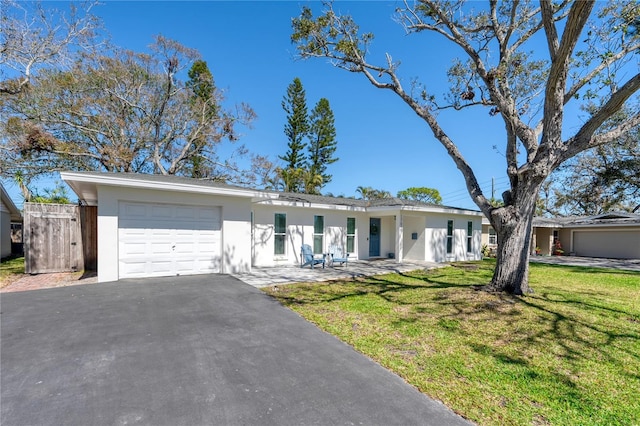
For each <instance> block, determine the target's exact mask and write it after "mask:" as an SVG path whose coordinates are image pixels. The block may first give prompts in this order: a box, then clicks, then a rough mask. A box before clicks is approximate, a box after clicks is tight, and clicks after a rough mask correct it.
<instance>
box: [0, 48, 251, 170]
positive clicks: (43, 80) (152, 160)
mask: <svg viewBox="0 0 640 426" xmlns="http://www.w3.org/2000/svg"><path fill="white" fill-rule="evenodd" d="M150 51H151V53H150V54H147V53H137V52H133V51H130V50H126V49H117V48H116V49H114V50H112V51H110V52H96V51H92V52H88V53H81V54H78V56H77V59H76V61H75V62H74V63H73V64H72V65H71V66H70V67H69V69H66V70H65V69H56V68H51V69H43V70H41V72H40V73H39V75H38V78H37V79H35V80H33V81H31V82H30V84H29V86H28V90H22V91H20V92H19V93H16V94H14V95H13V96H7V97H5V98H4V99H3V102H2V110H3V113H4V114H6V115H5V116H6V117H8V119H7V121H6V122H5V123H4V129H3V131H4V134H5V135H6V136H7V137H6V139H5V141H4V142H3V146H2V149H3V151H4V152H5V153H6V156H5V158H4V160H0V161H1V164H0V165H1V166H2V170H3V174H5V175H9V176H12V175H15V173H16V172H17V171H21V172H22V173H23V174H25V175H27V176H33V175H37V174H47V173H51V172H54V171H57V170H105V171H111V172H141V173H160V174H181V175H189V176H196V177H207V178H212V179H218V180H223V181H229V180H231V181H233V179H234V177H235V176H237V174H236V173H235V170H234V164H232V163H230V162H229V161H227V160H220V159H219V158H218V156H217V153H216V147H217V145H218V144H220V143H221V142H222V141H223V140H230V141H235V140H236V139H237V134H236V132H235V125H236V124H237V123H249V122H250V121H251V120H252V119H253V116H254V114H253V111H252V110H251V109H250V108H249V107H248V106H246V105H241V106H240V107H239V108H236V109H225V108H223V106H222V105H223V101H224V97H223V94H222V92H220V91H219V90H217V89H216V88H215V85H214V84H213V77H212V75H211V72H210V71H209V69H208V67H207V66H206V63H205V62H204V61H202V60H201V59H200V57H199V54H198V52H197V51H196V50H194V49H190V48H187V47H185V46H183V45H181V44H180V43H178V42H176V41H174V40H170V39H167V38H164V37H162V36H158V37H156V39H155V42H154V43H153V44H152V45H151V46H150ZM189 67H191V68H190V70H189V76H190V80H189V81H186V82H185V81H183V80H181V79H180V77H179V75H180V73H181V72H182V71H183V70H186V69H188V68H189ZM239 149H240V150H241V151H242V150H243V149H244V148H243V147H239Z"/></svg>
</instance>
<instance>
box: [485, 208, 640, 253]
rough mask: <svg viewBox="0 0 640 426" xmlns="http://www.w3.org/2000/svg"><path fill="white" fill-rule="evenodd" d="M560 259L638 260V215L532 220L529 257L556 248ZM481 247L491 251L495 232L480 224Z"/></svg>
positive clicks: (601, 215) (618, 213)
mask: <svg viewBox="0 0 640 426" xmlns="http://www.w3.org/2000/svg"><path fill="white" fill-rule="evenodd" d="M558 242H559V246H560V247H561V248H562V251H563V254H564V255H572V256H584V257H603V258H609V259H640V215H639V214H635V213H624V212H613V213H604V214H600V215H596V216H571V217H557V218H543V217H535V218H534V219H533V238H532V240H531V254H535V253H536V248H538V249H539V254H540V255H543V256H548V255H551V254H553V252H554V248H555V247H556V246H557V244H558ZM482 244H483V245H484V244H487V246H488V247H495V245H496V235H495V231H494V230H493V228H492V227H491V225H490V224H489V220H488V219H486V218H483V220H482Z"/></svg>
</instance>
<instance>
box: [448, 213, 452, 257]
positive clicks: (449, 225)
mask: <svg viewBox="0 0 640 426" xmlns="http://www.w3.org/2000/svg"><path fill="white" fill-rule="evenodd" d="M451 253H453V220H448V221H447V254H451Z"/></svg>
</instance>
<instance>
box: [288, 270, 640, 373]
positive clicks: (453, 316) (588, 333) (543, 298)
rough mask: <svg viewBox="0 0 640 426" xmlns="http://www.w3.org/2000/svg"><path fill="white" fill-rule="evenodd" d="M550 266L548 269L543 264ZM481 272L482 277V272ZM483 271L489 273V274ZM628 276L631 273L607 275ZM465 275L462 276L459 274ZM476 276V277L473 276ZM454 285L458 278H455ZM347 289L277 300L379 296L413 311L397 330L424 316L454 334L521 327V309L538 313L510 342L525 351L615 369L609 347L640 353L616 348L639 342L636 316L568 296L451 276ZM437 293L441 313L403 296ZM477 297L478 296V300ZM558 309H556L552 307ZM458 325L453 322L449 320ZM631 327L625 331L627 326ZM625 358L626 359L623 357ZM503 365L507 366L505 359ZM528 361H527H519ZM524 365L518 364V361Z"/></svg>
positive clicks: (317, 289)
mask: <svg viewBox="0 0 640 426" xmlns="http://www.w3.org/2000/svg"><path fill="white" fill-rule="evenodd" d="M545 267H548V265H545ZM562 268H570V270H575V269H576V268H578V269H579V270H581V271H586V272H590V271H591V270H592V269H593V270H594V271H596V272H602V271H601V270H600V268H583V267H565V266H562ZM482 272H483V271H480V272H479V273H482ZM485 272H487V273H488V272H489V271H488V270H487V271H485ZM604 272H608V273H616V274H621V275H626V274H627V271H608V270H604ZM464 273H466V272H465V271H461V274H464ZM474 273H476V272H474ZM454 280H455V278H454ZM342 283H344V284H345V285H344V286H342V288H339V287H338V288H337V289H336V287H335V286H336V283H332V284H331V288H327V287H326V285H323V284H320V285H318V284H311V285H310V289H311V288H312V291H311V294H309V293H307V294H305V295H304V296H303V297H302V298H298V297H296V295H295V293H294V294H291V295H287V294H286V292H283V293H281V294H278V295H277V298H278V299H280V301H281V302H282V303H283V304H285V305H308V304H321V303H331V302H335V301H340V300H344V299H348V298H351V297H359V296H364V295H376V296H379V297H381V298H382V299H384V300H386V301H387V302H389V303H392V304H395V305H398V306H408V307H412V308H410V309H409V310H406V311H405V312H406V313H405V314H404V316H402V317H399V318H397V319H396V320H395V321H394V323H395V324H396V325H398V326H400V325H402V324H412V323H416V322H418V321H420V317H421V316H422V315H425V314H429V315H432V316H433V315H435V316H436V317H438V320H437V321H438V322H437V323H438V326H439V327H441V328H445V329H450V330H452V331H455V330H456V329H457V328H458V327H457V326H456V323H455V322H465V321H474V322H475V323H479V322H487V323H490V322H491V321H497V320H499V319H503V318H505V317H507V316H508V317H510V318H511V319H510V320H509V322H510V324H514V325H517V322H518V321H519V319H518V318H519V317H520V316H522V310H523V308H526V309H529V310H534V311H536V312H537V318H538V319H537V321H538V327H536V328H535V330H537V331H534V330H531V329H530V330H518V331H515V327H514V332H513V335H512V336H511V341H513V342H515V343H517V344H518V345H520V346H522V347H526V346H527V345H534V346H535V345H545V344H549V345H550V344H553V345H556V346H557V348H559V355H558V356H561V357H563V358H566V359H567V360H573V361H576V360H579V359H589V358H592V357H593V351H596V352H597V353H598V356H599V357H601V358H600V359H605V360H607V361H609V362H611V363H614V364H616V365H621V364H622V363H623V361H622V360H621V359H620V357H618V356H616V355H615V351H612V350H607V348H608V346H611V345H614V344H616V346H617V347H618V351H620V352H622V353H624V354H627V355H629V356H631V357H633V358H634V359H640V354H638V353H635V352H633V350H631V349H630V348H631V347H632V346H633V345H624V344H618V342H623V341H627V340H629V339H631V340H640V328H639V327H637V326H636V328H635V329H636V330H639V331H637V332H634V331H633V325H634V324H639V322H638V321H640V318H637V314H633V313H631V312H627V311H624V310H622V309H617V308H614V307H610V306H606V305H604V304H596V303H590V302H587V301H585V300H580V299H579V298H577V297H576V298H575V299H573V298H570V297H569V296H568V295H567V294H566V292H565V293H550V292H544V293H539V294H537V293H536V294H534V295H532V296H526V297H519V296H512V295H508V294H505V293H488V292H484V291H478V290H479V289H481V288H482V287H483V286H484V284H483V283H477V284H469V283H456V282H452V281H451V274H446V273H438V272H436V271H432V272H430V273H426V274H423V273H417V274H416V273H398V274H391V275H389V274H385V275H378V276H371V277H367V278H358V279H354V280H351V281H342ZM446 289H460V290H463V291H464V290H465V289H466V290H470V291H467V292H466V294H463V295H462V296H460V297H457V296H458V295H459V294H460V293H456V292H453V293H452V292H446V291H445V292H443V291H440V290H446ZM416 290H419V291H425V292H434V291H439V292H438V294H435V295H432V296H431V297H427V298H425V299H424V303H427V304H428V303H436V304H438V305H439V306H440V308H438V309H432V308H430V307H428V306H421V305H422V304H423V303H420V302H418V303H416V302H415V301H414V300H412V298H411V297H405V293H407V292H410V291H416ZM475 294H477V296H475ZM567 306H574V307H575V309H581V310H586V311H589V313H588V314H585V315H583V317H584V318H588V317H589V316H590V315H597V316H612V315H613V316H615V317H618V319H617V320H615V321H622V323H621V324H622V327H621V328H620V327H619V328H618V330H614V329H612V328H608V327H607V326H606V325H598V324H596V323H592V322H589V321H588V320H586V319H582V316H580V315H578V314H577V312H576V315H571V313H570V311H569V313H567ZM554 307H556V308H554ZM438 310H439V311H445V312H446V313H440V314H437V312H435V311H438ZM452 320H453V321H455V322H451V321H452ZM625 321H628V322H629V325H630V326H629V327H624V326H625V325H626V322H625ZM476 349H479V348H475V349H474V350H476ZM494 351H496V356H499V357H505V356H507V355H504V354H501V353H500V351H499V350H497V349H496V348H494ZM620 355H622V354H620ZM504 360H505V361H509V360H508V359H507V358H504ZM521 361H522V362H526V360H524V359H523V360H521ZM518 362H520V361H518Z"/></svg>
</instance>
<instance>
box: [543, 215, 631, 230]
mask: <svg viewBox="0 0 640 426" xmlns="http://www.w3.org/2000/svg"><path fill="white" fill-rule="evenodd" d="M638 224H640V214H636V213H627V212H609V213H604V214H600V215H596V216H567V217H554V218H546V217H535V218H533V226H536V227H557V228H563V227H571V226H592V225H638Z"/></svg>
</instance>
